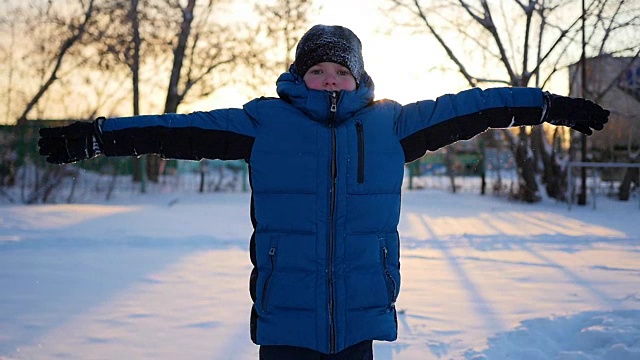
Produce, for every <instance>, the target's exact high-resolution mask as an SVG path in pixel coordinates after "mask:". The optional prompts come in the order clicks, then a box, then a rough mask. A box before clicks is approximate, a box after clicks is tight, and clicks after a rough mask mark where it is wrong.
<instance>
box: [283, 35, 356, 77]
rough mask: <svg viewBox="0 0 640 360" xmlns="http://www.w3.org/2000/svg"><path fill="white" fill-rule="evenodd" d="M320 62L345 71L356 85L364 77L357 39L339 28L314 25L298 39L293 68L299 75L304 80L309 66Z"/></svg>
mask: <svg viewBox="0 0 640 360" xmlns="http://www.w3.org/2000/svg"><path fill="white" fill-rule="evenodd" d="M321 62H333V63H336V64H340V65H342V66H344V67H346V68H347V69H349V71H351V74H353V77H354V78H355V79H356V83H357V82H359V81H360V77H361V76H362V74H363V73H364V60H363V59H362V43H361V42H360V39H358V37H357V36H356V34H354V33H353V32H352V31H351V30H349V29H347V28H345V27H342V26H337V25H336V26H327V25H315V26H314V27H312V28H311V29H309V31H307V32H306V33H305V34H304V35H303V36H302V38H301V39H300V42H299V43H298V47H297V48H296V59H295V61H294V62H293V64H294V65H295V68H296V72H297V73H298V75H300V76H301V77H303V76H304V74H306V73H307V71H308V70H309V69H310V68H311V67H312V66H314V65H316V64H319V63H321Z"/></svg>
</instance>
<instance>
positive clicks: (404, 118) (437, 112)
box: [396, 88, 545, 163]
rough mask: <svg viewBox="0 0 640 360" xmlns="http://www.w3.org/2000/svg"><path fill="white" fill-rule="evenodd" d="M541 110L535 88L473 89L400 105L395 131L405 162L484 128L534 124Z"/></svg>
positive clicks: (539, 118)
mask: <svg viewBox="0 0 640 360" xmlns="http://www.w3.org/2000/svg"><path fill="white" fill-rule="evenodd" d="M544 110H545V101H544V99H543V94H542V90H540V89H538V88H493V89H487V90H480V89H477V88H475V89H471V90H466V91H463V92H460V93H458V94H455V95H444V96H441V97H439V98H437V99H436V100H425V101H419V102H416V103H412V104H408V105H404V106H401V107H400V108H399V109H398V111H399V115H398V118H397V123H396V131H397V132H398V137H399V138H400V143H401V145H402V148H403V150H404V154H405V162H407V163H408V162H411V161H414V160H416V159H418V158H420V157H422V156H423V155H424V154H425V153H426V152H427V151H434V150H437V149H439V148H441V147H443V146H446V145H449V144H452V143H454V142H456V141H458V140H468V139H471V138H472V137H474V136H476V135H478V134H480V133H482V132H484V131H485V130H487V129H488V128H507V127H511V126H522V125H538V124H540V123H541V122H542V118H543V114H544Z"/></svg>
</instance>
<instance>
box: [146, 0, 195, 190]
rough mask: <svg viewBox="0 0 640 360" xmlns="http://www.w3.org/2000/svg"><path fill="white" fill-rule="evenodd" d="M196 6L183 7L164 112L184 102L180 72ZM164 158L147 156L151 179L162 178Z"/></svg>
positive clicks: (170, 110)
mask: <svg viewBox="0 0 640 360" xmlns="http://www.w3.org/2000/svg"><path fill="white" fill-rule="evenodd" d="M195 6H196V0H189V2H188V3H187V6H186V7H185V8H183V9H182V14H183V19H182V24H181V26H180V33H179V34H178V43H177V44H176V48H175V49H174V50H173V65H172V66H171V78H170V79H169V88H168V89H167V100H166V101H165V105H164V113H165V114H167V113H175V112H177V111H178V105H180V102H182V96H183V95H182V94H181V93H180V91H179V86H180V74H181V72H182V65H183V62H184V57H185V53H186V51H187V42H188V41H189V35H190V34H191V23H192V22H193V17H194V15H193V9H194V8H195ZM162 161H164V160H162V158H160V157H159V156H157V155H151V156H148V157H147V176H148V177H149V180H150V181H153V182H158V179H159V178H160V164H161V163H162Z"/></svg>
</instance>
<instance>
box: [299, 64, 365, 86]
mask: <svg viewBox="0 0 640 360" xmlns="http://www.w3.org/2000/svg"><path fill="white" fill-rule="evenodd" d="M303 80H304V83H305V84H307V87H308V88H309V89H313V90H327V91H340V90H347V91H353V90H355V89H356V79H355V78H354V77H353V75H351V71H349V69H347V68H346V67H344V66H342V65H340V64H336V63H332V62H322V63H319V64H316V65H314V66H312V67H311V68H310V69H309V70H307V73H306V74H304V77H303Z"/></svg>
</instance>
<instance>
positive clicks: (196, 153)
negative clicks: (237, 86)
mask: <svg viewBox="0 0 640 360" xmlns="http://www.w3.org/2000/svg"><path fill="white" fill-rule="evenodd" d="M254 133H255V124H254V122H253V120H252V119H251V118H250V117H249V116H247V114H246V113H245V112H244V111H243V110H242V109H222V110H213V111H210V112H195V113H191V114H164V115H142V116H133V117H122V118H110V119H105V118H98V119H97V120H95V121H93V122H79V121H78V122H75V123H73V124H71V125H68V126H62V127H54V128H43V129H40V140H39V141H38V146H39V147H40V154H41V155H44V156H46V157H47V158H46V160H47V162H50V163H54V164H64V163H72V162H76V161H80V160H85V159H91V158H93V157H95V156H98V155H101V154H102V155H106V156H139V155H143V154H157V155H160V156H162V157H164V158H170V159H184V160H200V159H203V158H207V159H222V160H231V159H247V158H248V157H249V155H250V153H251V148H252V146H253V138H254Z"/></svg>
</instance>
